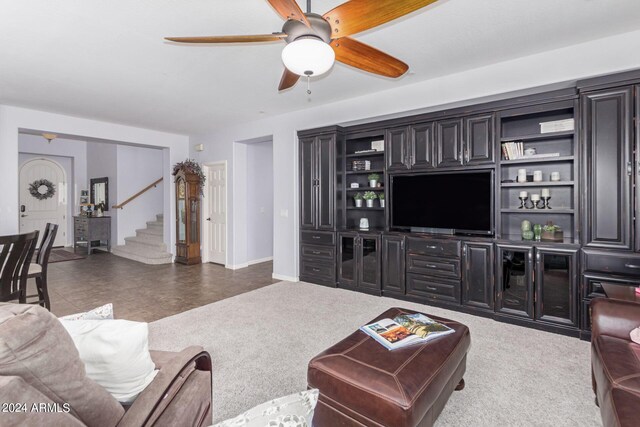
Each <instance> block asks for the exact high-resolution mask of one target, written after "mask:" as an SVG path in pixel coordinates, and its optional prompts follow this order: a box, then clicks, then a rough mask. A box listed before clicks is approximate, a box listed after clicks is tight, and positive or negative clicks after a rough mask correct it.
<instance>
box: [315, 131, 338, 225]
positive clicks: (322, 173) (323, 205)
mask: <svg viewBox="0 0 640 427" xmlns="http://www.w3.org/2000/svg"><path fill="white" fill-rule="evenodd" d="M335 147H336V139H335V136H333V135H324V136H320V137H318V138H316V153H317V160H316V170H317V172H316V174H317V176H316V180H317V181H316V183H317V185H316V187H317V194H318V196H317V197H318V198H317V201H316V210H317V228H318V229H320V230H333V229H334V228H335V221H334V218H335V215H334V212H335V209H334V205H335V185H334V183H335V179H336V170H335V164H336V154H335V152H336V150H335Z"/></svg>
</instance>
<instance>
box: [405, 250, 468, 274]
mask: <svg viewBox="0 0 640 427" xmlns="http://www.w3.org/2000/svg"><path fill="white" fill-rule="evenodd" d="M407 266H408V269H407V270H408V271H409V272H411V273H418V274H427V275H429V276H441V277H447V278H451V279H460V260H457V259H444V258H430V257H424V256H420V255H413V254H409V255H408V257H407Z"/></svg>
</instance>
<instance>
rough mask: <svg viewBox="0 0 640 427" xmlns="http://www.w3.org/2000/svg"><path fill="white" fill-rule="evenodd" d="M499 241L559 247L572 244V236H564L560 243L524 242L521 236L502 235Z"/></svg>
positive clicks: (543, 241) (548, 241)
mask: <svg viewBox="0 0 640 427" xmlns="http://www.w3.org/2000/svg"><path fill="white" fill-rule="evenodd" d="M500 240H507V241H508V242H509V243H511V242H522V243H531V244H536V245H540V244H547V245H554V244H556V245H560V244H573V243H575V242H574V241H573V236H570V235H568V234H566V231H565V235H564V238H563V240H562V241H561V242H559V241H554V240H524V239H523V238H522V235H521V234H503V235H502V236H500Z"/></svg>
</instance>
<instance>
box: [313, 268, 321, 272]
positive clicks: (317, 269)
mask: <svg viewBox="0 0 640 427" xmlns="http://www.w3.org/2000/svg"><path fill="white" fill-rule="evenodd" d="M312 270H313V271H315V272H316V273H317V272H319V271H320V269H319V268H312Z"/></svg>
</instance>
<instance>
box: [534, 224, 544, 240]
mask: <svg viewBox="0 0 640 427" xmlns="http://www.w3.org/2000/svg"><path fill="white" fill-rule="evenodd" d="M533 235H534V237H535V239H536V240H537V241H539V240H540V236H541V235H542V226H541V225H540V224H536V225H534V226H533Z"/></svg>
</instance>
